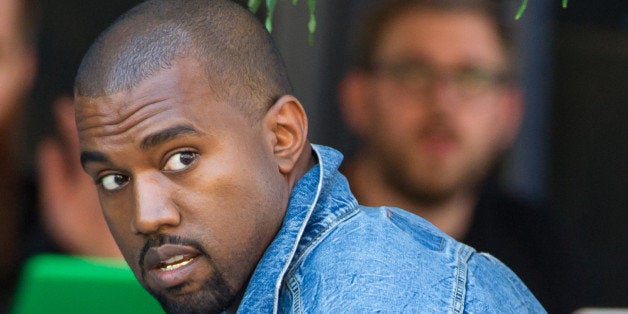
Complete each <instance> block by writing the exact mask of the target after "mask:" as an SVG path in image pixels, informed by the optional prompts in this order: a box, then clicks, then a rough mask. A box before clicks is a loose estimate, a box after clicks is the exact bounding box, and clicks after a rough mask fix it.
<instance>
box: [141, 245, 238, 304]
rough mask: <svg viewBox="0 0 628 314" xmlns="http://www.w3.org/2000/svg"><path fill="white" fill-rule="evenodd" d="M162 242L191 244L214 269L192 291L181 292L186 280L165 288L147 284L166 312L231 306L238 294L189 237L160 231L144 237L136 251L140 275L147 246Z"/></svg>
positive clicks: (200, 247) (143, 275)
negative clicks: (145, 239) (160, 288)
mask: <svg viewBox="0 0 628 314" xmlns="http://www.w3.org/2000/svg"><path fill="white" fill-rule="evenodd" d="M164 244H179V245H188V246H192V247H195V248H196V249H197V250H198V251H199V252H201V255H203V256H205V258H206V259H207V261H208V263H209V264H210V266H211V268H212V269H214V272H212V273H211V275H210V276H209V278H206V279H205V280H204V281H202V282H201V283H200V286H199V289H198V290H196V291H194V292H191V293H190V292H188V293H183V292H182V291H184V290H185V289H184V288H186V284H181V285H178V286H174V287H170V288H168V289H167V290H166V291H156V290H153V289H151V287H150V286H149V285H148V284H144V288H145V289H146V290H147V291H148V292H149V293H150V294H151V295H152V296H153V297H154V298H155V299H157V301H158V302H159V303H160V304H161V307H162V308H163V309H164V311H165V312H166V313H221V312H223V311H225V310H226V309H228V308H229V307H231V306H232V305H233V304H234V303H235V301H236V300H237V299H238V294H237V293H235V292H234V291H233V289H231V287H230V286H229V285H228V284H227V281H226V280H225V279H224V276H223V275H222V273H221V272H220V271H219V270H218V268H217V267H216V265H215V262H214V260H213V259H212V258H211V257H210V256H209V254H207V252H206V251H205V250H204V249H203V247H202V245H201V244H200V243H198V242H197V241H194V240H192V239H184V238H181V237H177V236H170V235H160V236H158V237H156V238H151V239H149V240H148V241H146V244H145V245H144V247H143V248H142V250H141V252H140V259H139V263H138V264H139V265H140V269H141V277H142V278H145V277H146V269H144V257H145V256H146V252H147V251H148V249H149V248H151V247H154V246H161V245H164Z"/></svg>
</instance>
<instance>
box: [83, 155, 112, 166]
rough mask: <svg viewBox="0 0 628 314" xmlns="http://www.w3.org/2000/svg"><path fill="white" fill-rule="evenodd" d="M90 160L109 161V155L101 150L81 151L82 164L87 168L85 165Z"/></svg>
mask: <svg viewBox="0 0 628 314" xmlns="http://www.w3.org/2000/svg"><path fill="white" fill-rule="evenodd" d="M90 162H100V163H108V162H109V157H107V155H105V154H103V153H101V152H95V151H84V152H81V166H82V167H83V169H85V166H86V165H87V164H88V163H90Z"/></svg>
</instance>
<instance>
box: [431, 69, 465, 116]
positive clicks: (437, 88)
mask: <svg viewBox="0 0 628 314" xmlns="http://www.w3.org/2000/svg"><path fill="white" fill-rule="evenodd" d="M426 94H427V95H428V96H427V97H428V99H429V102H430V103H431V104H432V105H433V107H436V108H438V109H441V110H444V109H451V108H455V107H457V106H455V105H454V104H455V103H456V102H459V101H462V100H461V97H460V92H459V91H458V89H457V87H456V86H455V84H454V82H453V80H452V79H451V78H449V77H447V76H445V75H441V76H439V77H437V78H434V79H433V80H432V82H431V84H430V86H429V87H427V92H426Z"/></svg>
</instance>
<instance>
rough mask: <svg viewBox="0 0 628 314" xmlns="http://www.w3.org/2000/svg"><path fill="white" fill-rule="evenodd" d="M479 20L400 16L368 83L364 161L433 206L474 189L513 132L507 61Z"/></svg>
mask: <svg viewBox="0 0 628 314" xmlns="http://www.w3.org/2000/svg"><path fill="white" fill-rule="evenodd" d="M491 27H492V26H491V24H490V23H489V22H488V21H487V20H485V19H484V18H483V17H482V16H479V15H476V14H471V13H443V12H439V11H421V12H412V11H410V12H404V13H402V14H401V16H399V17H397V19H396V20H395V21H393V22H392V23H390V24H389V25H388V26H387V28H386V29H385V30H384V31H383V32H382V34H383V35H382V39H381V41H380V45H379V46H378V47H379V48H378V50H377V51H376V52H375V56H374V59H375V60H374V70H373V72H372V73H370V74H368V75H367V77H368V78H367V79H366V80H365V81H366V82H367V83H366V84H367V88H365V89H364V90H366V91H367V92H366V93H368V96H367V97H365V98H364V99H365V106H364V110H365V112H366V113H365V116H366V117H368V118H366V120H365V121H366V123H365V124H364V125H363V126H362V127H361V130H359V133H361V134H360V135H361V136H363V137H364V138H365V142H366V143H367V152H368V154H370V155H371V156H372V157H374V158H375V159H377V162H378V163H379V164H381V165H384V166H383V167H382V171H383V172H384V174H383V176H384V177H385V179H386V180H388V181H389V183H390V184H392V185H394V186H396V187H397V189H400V190H402V191H405V192H406V193H409V194H411V195H413V196H412V197H417V198H419V199H423V200H426V199H432V200H439V199H442V198H446V197H448V196H450V195H452V194H453V193H456V192H458V191H461V190H462V189H466V188H469V187H470V186H472V185H474V184H475V183H476V182H477V181H478V180H480V179H481V177H482V176H483V175H484V174H485V172H486V171H487V168H488V167H489V164H490V163H491V161H492V160H493V159H494V158H495V156H496V154H498V152H499V151H501V150H502V149H504V147H505V146H506V144H507V143H506V142H508V141H509V140H510V139H509V138H508V137H509V136H510V135H507V134H511V133H513V130H510V129H512V128H516V126H514V125H513V121H514V120H513V119H512V117H514V115H515V111H516V110H515V108H514V107H513V102H512V99H511V98H509V97H510V96H512V95H509V94H508V93H507V92H506V91H505V90H506V87H505V86H502V85H501V83H503V79H504V73H505V67H506V65H505V55H504V52H503V48H502V47H501V46H500V43H499V40H498V35H497V33H496V31H495V30H493V29H492V28H491Z"/></svg>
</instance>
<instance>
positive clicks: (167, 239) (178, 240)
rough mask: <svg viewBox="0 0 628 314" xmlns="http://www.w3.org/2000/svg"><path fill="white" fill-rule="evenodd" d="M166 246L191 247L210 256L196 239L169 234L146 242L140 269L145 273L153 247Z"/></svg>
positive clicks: (141, 254)
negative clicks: (147, 257)
mask: <svg viewBox="0 0 628 314" xmlns="http://www.w3.org/2000/svg"><path fill="white" fill-rule="evenodd" d="M164 244H173V245H183V246H190V247H193V248H195V249H197V250H198V251H199V252H201V254H203V255H206V256H209V255H208V254H207V252H205V250H204V249H203V247H202V246H201V244H200V243H199V242H198V241H196V240H194V239H190V238H184V237H180V236H173V235H167V234H160V235H159V236H156V237H153V238H149V239H148V240H146V243H144V246H143V247H142V249H141V250H140V256H139V260H138V264H139V266H140V269H142V271H144V258H145V257H146V253H147V252H148V250H149V249H150V248H153V247H160V246H162V245H164Z"/></svg>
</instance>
